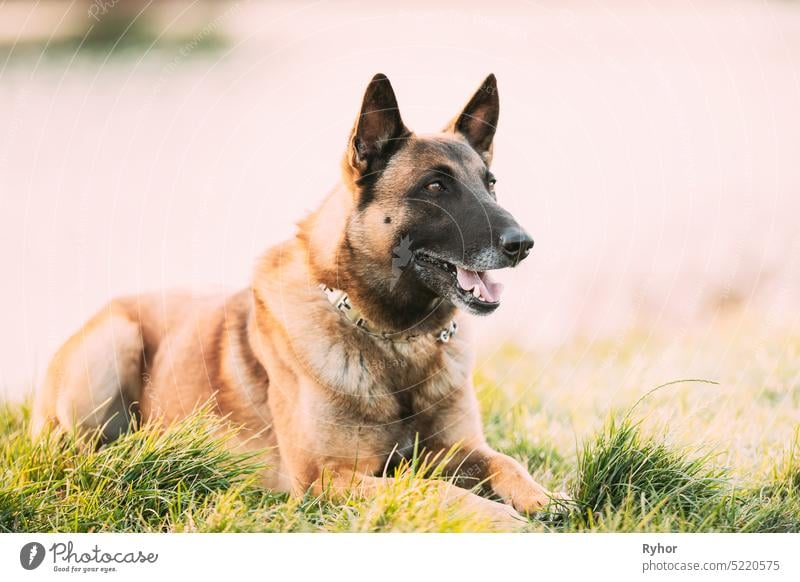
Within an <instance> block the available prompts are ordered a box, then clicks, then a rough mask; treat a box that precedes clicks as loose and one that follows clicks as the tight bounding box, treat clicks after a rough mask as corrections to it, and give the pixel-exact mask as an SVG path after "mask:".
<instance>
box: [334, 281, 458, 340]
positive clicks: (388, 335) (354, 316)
mask: <svg viewBox="0 0 800 582" xmlns="http://www.w3.org/2000/svg"><path fill="white" fill-rule="evenodd" d="M319 288H320V289H322V291H323V293H324V294H325V297H326V298H327V299H328V302H329V303H330V304H331V305H333V307H334V308H335V309H336V310H337V311H338V312H339V313H341V314H342V316H343V317H344V318H345V319H347V320H348V321H350V322H351V323H352V324H353V325H355V326H356V327H357V328H359V329H360V330H361V331H363V332H364V333H368V334H369V335H373V336H375V337H377V338H380V339H383V340H387V341H395V342H411V341H414V340H417V339H420V338H423V337H426V336H429V335H430V336H433V337H435V338H436V341H437V342H439V343H443V344H446V343H447V342H449V341H450V338H451V337H453V336H454V335H456V332H457V331H458V324H457V323H456V320H455V319H454V320H452V321H451V322H450V323H449V324H448V325H447V327H445V328H443V329H441V330H439V331H437V332H435V333H432V334H404V333H402V332H392V331H380V330H377V329H375V328H374V327H373V326H372V325H371V324H370V323H369V322H368V321H367V320H366V319H364V317H363V316H362V315H361V311H360V310H359V309H358V308H357V307H355V306H353V304H352V303H350V297H349V296H348V295H347V293H345V292H344V291H342V290H341V289H333V288H331V287H328V286H327V285H325V284H324V283H321V284H320V286H319Z"/></svg>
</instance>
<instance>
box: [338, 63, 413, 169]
mask: <svg viewBox="0 0 800 582" xmlns="http://www.w3.org/2000/svg"><path fill="white" fill-rule="evenodd" d="M410 135H411V132H410V131H409V130H408V128H407V127H406V126H405V125H403V120H402V118H401V117H400V109H399V108H398V107H397V98H396V97H395V95H394V90H393V89H392V84H391V83H390V82H389V79H388V78H387V77H386V75H384V74H382V73H378V74H377V75H375V76H374V77H373V78H372V81H370V83H369V85H368V86H367V90H366V92H365V93H364V100H363V102H362V104H361V113H360V115H359V116H358V119H356V123H355V126H354V127H353V132H352V134H351V135H350V145H349V150H348V156H347V159H348V162H349V163H350V166H351V167H352V168H353V169H354V170H355V171H356V172H357V174H359V175H361V176H363V175H364V174H368V173H371V172H375V171H378V170H379V169H380V167H381V165H382V162H385V161H387V160H388V159H389V157H391V155H392V153H394V152H395V151H396V150H397V148H398V147H399V146H400V145H401V144H402V143H403V141H404V140H405V139H406V138H407V137H408V136H410Z"/></svg>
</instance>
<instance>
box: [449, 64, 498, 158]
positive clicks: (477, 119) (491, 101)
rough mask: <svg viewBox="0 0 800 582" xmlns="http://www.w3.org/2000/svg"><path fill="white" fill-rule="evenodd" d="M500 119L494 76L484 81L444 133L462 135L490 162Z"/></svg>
mask: <svg viewBox="0 0 800 582" xmlns="http://www.w3.org/2000/svg"><path fill="white" fill-rule="evenodd" d="M499 117H500V99H499V97H498V95H497V79H496V78H495V76H494V74H492V75H489V76H488V77H486V80H485V81H484V82H483V84H482V85H481V86H480V88H479V89H478V90H477V91H476V92H475V94H474V95H473V96H472V99H470V100H469V103H467V105H466V107H464V110H463V111H462V112H461V113H459V114H458V116H457V117H456V118H455V119H453V121H451V122H450V124H449V125H448V126H447V127H446V128H445V131H454V132H456V133H460V134H461V135H463V136H464V137H465V138H466V140H467V141H468V142H469V143H470V145H471V146H472V147H473V148H474V149H475V151H477V152H478V153H479V154H480V155H481V157H482V158H483V160H484V161H485V162H486V163H487V164H489V162H491V161H492V140H494V132H495V130H496V129H497V120H498V118H499Z"/></svg>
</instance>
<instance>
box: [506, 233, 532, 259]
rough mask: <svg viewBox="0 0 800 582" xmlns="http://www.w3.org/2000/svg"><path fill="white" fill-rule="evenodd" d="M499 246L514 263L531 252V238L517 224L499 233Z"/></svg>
mask: <svg viewBox="0 0 800 582" xmlns="http://www.w3.org/2000/svg"><path fill="white" fill-rule="evenodd" d="M500 248H502V249H503V252H504V253H505V254H506V256H507V257H509V258H510V259H513V261H514V264H515V265H516V264H517V263H519V262H520V261H521V260H522V259H524V258H525V257H527V256H528V254H529V253H530V252H531V249H532V248H533V239H532V238H531V235H529V234H528V233H527V232H525V231H524V230H522V229H521V228H519V227H518V226H512V227H509V228H507V229H505V230H504V231H503V232H501V233H500Z"/></svg>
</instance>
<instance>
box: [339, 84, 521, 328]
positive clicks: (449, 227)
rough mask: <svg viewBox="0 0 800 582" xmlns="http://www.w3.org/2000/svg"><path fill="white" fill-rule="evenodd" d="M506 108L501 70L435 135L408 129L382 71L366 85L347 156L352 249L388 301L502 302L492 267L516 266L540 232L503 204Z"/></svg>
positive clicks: (491, 306) (472, 308)
mask: <svg viewBox="0 0 800 582" xmlns="http://www.w3.org/2000/svg"><path fill="white" fill-rule="evenodd" d="M498 115H499V101H498V93H497V82H496V80H495V77H494V75H489V77H487V79H486V80H485V81H484V82H483V84H482V85H481V87H480V88H479V89H478V91H477V92H476V93H475V94H474V95H473V96H472V98H471V99H470V100H469V102H468V103H467V105H466V106H465V107H464V109H463V111H462V112H461V113H460V114H458V115H457V116H456V117H455V118H454V119H453V121H452V122H451V123H450V124H448V126H447V127H446V128H445V130H444V131H443V132H441V133H436V134H432V135H416V134H414V133H412V132H411V131H410V130H409V129H408V128H407V127H406V126H405V124H404V123H403V120H402V118H401V116H400V111H399V109H398V105H397V100H396V98H395V94H394V91H393V90H392V86H391V84H390V83H389V79H387V78H386V77H385V76H384V75H381V74H379V75H376V76H375V77H374V78H373V79H372V81H371V82H370V84H369V86H368V87H367V90H366V93H365V95H364V99H363V103H362V107H361V113H360V115H359V116H358V118H357V119H356V123H355V125H354V127H353V131H352V133H351V136H350V141H349V145H348V150H347V152H346V155H345V162H344V169H345V181H346V183H347V184H348V185H349V187H350V191H351V193H352V195H353V204H352V211H351V216H350V217H349V221H348V229H347V230H348V233H347V239H346V246H347V247H348V249H347V252H349V253H358V254H359V255H360V257H359V260H358V261H357V262H358V264H359V265H361V266H362V267H361V271H362V273H361V277H360V278H361V279H362V280H370V281H372V282H373V283H376V285H372V286H373V288H375V289H376V290H377V291H378V292H379V293H380V294H381V295H383V296H384V298H385V299H386V301H387V304H388V303H391V302H392V301H394V302H395V304H396V305H402V306H404V308H405V309H407V310H408V309H412V308H413V307H414V306H418V307H420V308H421V309H424V308H425V305H429V304H431V303H432V302H435V301H436V300H437V299H444V300H445V301H444V303H445V304H452V305H454V306H457V307H461V308H463V309H465V310H466V311H468V312H471V313H474V314H481V315H482V314H488V313H491V312H493V311H494V310H495V309H496V308H497V307H498V305H499V304H500V296H501V291H502V289H501V287H502V286H501V285H500V284H499V283H497V282H495V281H494V280H493V278H492V276H491V274H490V271H492V270H495V269H502V268H506V267H513V266H516V265H517V264H518V263H519V262H520V261H522V260H523V259H524V258H525V257H526V256H528V253H529V252H530V250H531V248H532V247H533V239H531V237H530V235H528V233H527V232H525V230H524V229H523V228H522V227H521V226H520V225H519V224H518V223H517V221H516V220H514V218H513V217H512V216H511V214H510V213H509V212H508V211H507V210H505V209H504V208H503V207H501V206H500V205H499V204H498V202H497V195H496V193H495V182H496V178H495V176H494V175H493V174H492V172H491V170H490V165H491V160H492V142H493V138H494V134H495V128H496V126H497V119H498ZM379 280H380V281H382V283H378V281H379ZM438 303H440V304H441V303H443V302H442V301H439V302H438Z"/></svg>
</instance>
